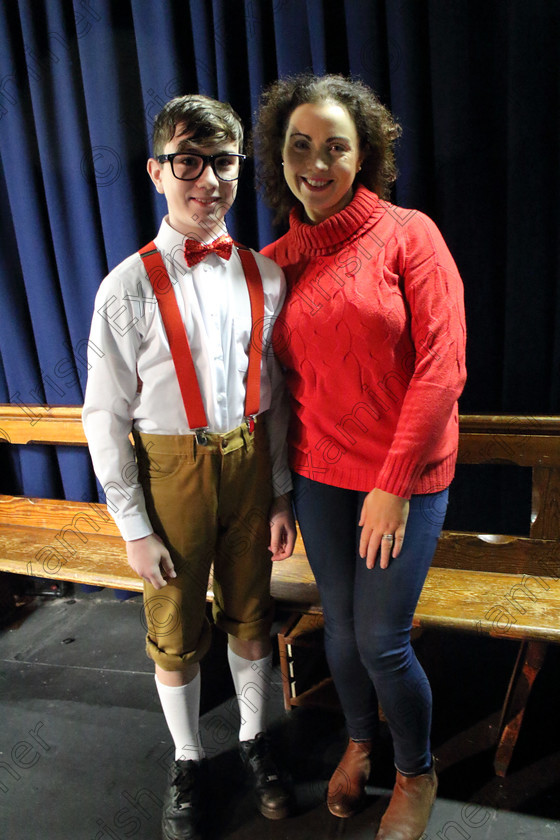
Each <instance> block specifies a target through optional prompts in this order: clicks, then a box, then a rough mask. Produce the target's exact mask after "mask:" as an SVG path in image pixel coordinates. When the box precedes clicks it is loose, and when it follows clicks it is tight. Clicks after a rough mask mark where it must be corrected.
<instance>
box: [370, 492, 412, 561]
mask: <svg viewBox="0 0 560 840" xmlns="http://www.w3.org/2000/svg"><path fill="white" fill-rule="evenodd" d="M408 509H409V503H408V500H407V499H402V498H401V497H400V496H395V495H394V494H393V493H387V492H386V491H385V490H378V489H377V488H375V489H374V490H372V491H371V493H368V495H367V496H366V498H365V500H364V504H363V506H362V514H361V516H360V522H359V524H360V525H361V526H362V535H361V537H360V557H365V558H366V566H367V567H368V569H373V567H374V566H375V558H376V557H377V552H378V551H379V547H380V546H381V562H380V565H381V568H382V569H386V568H387V566H388V565H389V561H390V559H391V557H398V556H399V554H400V550H401V547H402V544H403V540H404V532H405V529H406V520H407V519H408ZM385 535H391V536H392V537H393V539H392V540H389V539H384V536H385Z"/></svg>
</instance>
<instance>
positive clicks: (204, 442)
mask: <svg viewBox="0 0 560 840" xmlns="http://www.w3.org/2000/svg"><path fill="white" fill-rule="evenodd" d="M206 431H207V430H206V429H195V432H194V436H195V438H196V442H197V443H198V445H199V446H208V435H207V434H206Z"/></svg>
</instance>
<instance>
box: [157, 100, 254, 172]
mask: <svg viewBox="0 0 560 840" xmlns="http://www.w3.org/2000/svg"><path fill="white" fill-rule="evenodd" d="M179 123H185V124H186V126H187V129H190V130H192V132H193V135H192V137H191V138H190V139H191V140H192V141H193V142H194V143H200V144H203V145H204V144H205V143H220V142H222V141H224V140H233V141H234V142H236V143H237V144H238V147H239V151H240V152H242V151H243V124H242V122H241V119H240V117H239V116H238V114H236V112H235V111H234V110H233V108H232V107H231V105H230V104H229V103H228V102H218V101H217V100H216V99H211V98H210V97H209V96H202V95H201V94H194V93H193V94H187V95H186V96H177V97H175V99H171V100H170V101H169V102H168V103H167V104H166V105H164V107H163V108H162V110H161V111H160V112H159V114H158V115H157V117H156V119H155V122H154V127H153V130H152V150H153V155H154V157H157V156H158V155H161V154H163V149H164V146H165V144H166V143H169V141H170V140H171V139H172V138H173V136H174V135H175V129H176V127H177V125H178V124H179Z"/></svg>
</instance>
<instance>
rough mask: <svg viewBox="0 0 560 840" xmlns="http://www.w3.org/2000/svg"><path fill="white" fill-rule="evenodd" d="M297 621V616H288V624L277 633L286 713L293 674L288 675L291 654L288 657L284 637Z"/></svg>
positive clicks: (290, 705) (290, 704) (289, 703)
mask: <svg viewBox="0 0 560 840" xmlns="http://www.w3.org/2000/svg"><path fill="white" fill-rule="evenodd" d="M298 619H299V615H297V616H294V615H292V616H290V619H289V621H288V623H287V624H286V625H285V627H283V628H282V630H281V631H280V632H279V633H278V635H277V639H278V655H279V658H280V674H281V676H282V693H283V695H284V709H285V710H286V711H287V712H290V711H291V710H292V702H291V699H292V690H291V683H292V678H293V674H290V669H291V668H292V667H293V665H292V662H291V659H292V657H291V654H290V655H288V643H287V642H286V636H288V634H289V632H290V630H292V628H293V627H294V624H296V623H297V620H298Z"/></svg>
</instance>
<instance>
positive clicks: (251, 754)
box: [239, 732, 292, 820]
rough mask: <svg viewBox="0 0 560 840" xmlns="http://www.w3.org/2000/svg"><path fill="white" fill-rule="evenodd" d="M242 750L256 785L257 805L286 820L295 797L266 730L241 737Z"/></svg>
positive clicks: (274, 817)
mask: <svg viewBox="0 0 560 840" xmlns="http://www.w3.org/2000/svg"><path fill="white" fill-rule="evenodd" d="M239 752H240V754H241V760H242V761H243V764H244V766H245V769H246V771H247V774H248V776H249V778H250V780H251V783H252V785H253V790H254V793H255V799H256V802H257V808H258V809H259V811H260V812H261V814H262V815H263V817H267V819H269V820H282V819H284V818H285V817H288V816H289V815H290V813H291V810H292V797H291V794H290V791H289V789H288V787H287V786H286V784H285V783H284V781H283V780H282V776H281V773H280V771H279V770H278V767H277V766H276V764H275V762H274V759H273V758H272V755H271V751H270V743H269V741H268V738H267V737H266V735H264V733H262V732H261V733H260V734H259V735H257V737H256V738H253V739H252V740H251V741H240V742H239Z"/></svg>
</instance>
